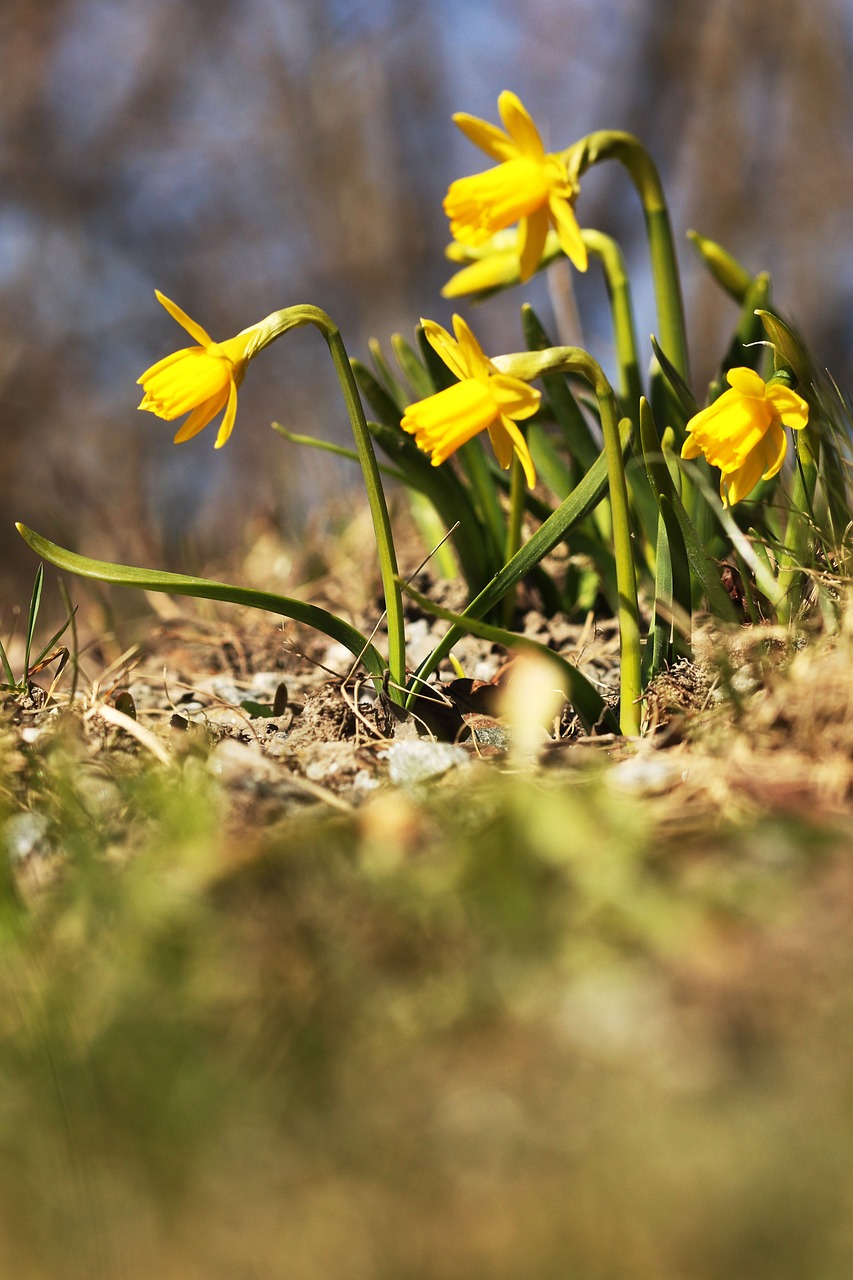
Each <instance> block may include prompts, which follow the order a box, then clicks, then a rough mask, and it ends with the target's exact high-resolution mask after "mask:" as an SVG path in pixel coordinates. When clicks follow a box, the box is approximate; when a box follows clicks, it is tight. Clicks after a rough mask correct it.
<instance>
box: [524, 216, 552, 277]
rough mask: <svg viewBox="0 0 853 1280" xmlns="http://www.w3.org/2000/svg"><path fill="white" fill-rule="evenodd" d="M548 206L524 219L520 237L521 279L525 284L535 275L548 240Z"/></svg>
mask: <svg viewBox="0 0 853 1280" xmlns="http://www.w3.org/2000/svg"><path fill="white" fill-rule="evenodd" d="M548 227H549V218H548V206H547V205H544V204H543V205H542V207H541V208H540V209H536V210H535V211H534V212H533V213H531V214H530V215H529V216H528V217H527V218H524V219H522V222H521V231H520V236H519V264H518V267H519V270H518V274H519V278H520V280H521V282H522V284H524V282H525V281H526V280H529V279H530V277H531V276H532V275H533V273H534V271H535V270H536V268H537V267H538V266H539V263H540V262H541V260H542V251H543V250H544V248H545V241H546V240H547V238H548Z"/></svg>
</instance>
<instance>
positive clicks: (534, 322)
mask: <svg viewBox="0 0 853 1280" xmlns="http://www.w3.org/2000/svg"><path fill="white" fill-rule="evenodd" d="M521 327H522V332H523V333H524V341H525V343H526V344H527V349H528V351H545V350H547V348H548V347H553V346H554V345H555V344H554V343H553V342H552V341H551V339H550V337H549V336H548V333H547V331H546V329H545V327H544V325H543V324H542V322H541V321H540V319H539V317H538V316H537V314H536V312H535V311H534V310H533V308H532V307H531V306H530V305H529V304H527V303H525V304H524V306H523V307H522V308H521ZM542 385H543V387H544V388H545V395H546V398H547V400H548V403H549V405H550V407H551V411H552V413H553V414H554V417H555V418H556V420H557V423H558V425H559V427H560V429H561V431H562V432H563V436H564V438H565V441H566V446H567V448H568V450H569V452H570V454H571V456H572V458H574V459H575V460H576V461H577V463H578V465H579V467H580V468H581V470H582V471H588V470H589V468H590V467H591V466H593V464H594V463H595V459H596V458H597V456H598V446H597V445H596V443H595V441H594V440H593V438H592V432H591V431H590V429H589V424H588V422H587V420H586V418H585V417H584V415H583V413H582V412H581V408H580V405H579V404H578V402H577V400H576V399H575V397H574V396H573V395H572V391H571V388H570V386H569V383H568V380H567V378H566V375H565V374H563V373H549V374H546V375H545V376H544V377H543V378H542ZM597 407H598V406H597V405H596V408H597Z"/></svg>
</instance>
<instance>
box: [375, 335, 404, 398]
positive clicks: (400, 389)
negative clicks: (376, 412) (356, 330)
mask: <svg viewBox="0 0 853 1280" xmlns="http://www.w3.org/2000/svg"><path fill="white" fill-rule="evenodd" d="M367 346H368V349H369V351H370V355H371V359H372V360H373V363H374V365H375V366H376V373H377V376H378V378H379V381H380V383H381V384H382V386H383V387H384V388H385V390H386V391H387V393H388V395H389V396H390V397H391V399H392V400H393V401H394V403H395V404H396V406H397V408H398V409H399V410H400V412H401V413H403V411H404V410H405V408H406V405H407V404H408V403H409V394H408V392H407V390H406V388H405V387H404V386H403V384H402V383H401V382H400V380H399V379H398V378H397V377H395V375H394V372H393V370H392V369H391V366H390V364H389V363H388V360H387V358H386V356H385V352H384V351H383V350H382V347H381V346H380V345H379V343H378V342H377V340H376V339H375V338H370V339H369V340H368V343H367Z"/></svg>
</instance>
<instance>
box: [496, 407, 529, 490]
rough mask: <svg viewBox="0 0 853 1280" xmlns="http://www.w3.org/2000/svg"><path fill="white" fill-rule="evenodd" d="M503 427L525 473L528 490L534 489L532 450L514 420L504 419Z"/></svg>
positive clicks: (502, 419)
mask: <svg viewBox="0 0 853 1280" xmlns="http://www.w3.org/2000/svg"><path fill="white" fill-rule="evenodd" d="M501 426H502V427H503V429H504V431H506V432H507V434H508V435H509V438H510V439H511V440H512V444H513V448H514V449H515V452H516V454H517V455H518V460H519V462H520V463H521V466H522V470H523V471H524V478H525V480H526V481H527V485H528V488H530V489H532V488H533V487H534V485H535V484H536V468H535V467H534V465H533V459H532V458H531V456H530V449H529V448H528V446H527V441H526V440H525V438H524V436H523V435H522V434H521V432H520V431H519V429H518V427H517V426H516V425H515V423H514V422H513V420H512V418H506V417H502V418H501Z"/></svg>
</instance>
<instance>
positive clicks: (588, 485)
mask: <svg viewBox="0 0 853 1280" xmlns="http://www.w3.org/2000/svg"><path fill="white" fill-rule="evenodd" d="M619 435H620V439H621V442H622V449H623V451H624V450H625V449H626V448H627V447H628V444H629V443H630V440H631V424H630V422H629V421H628V420H627V419H623V420H622V422H620V424H619ZM606 489H607V460H606V458H605V456H604V453H601V454H600V455H599V457H598V458H597V459H596V461H595V463H594V464H593V466H592V467H590V469H589V471H588V472H587V474H586V475H585V476H584V478H583V480H581V482H580V484H579V485H578V486H577V488H576V489H574V490H573V491H572V493H570V494H569V496H568V498H566V499H565V501H564V502H561V503H560V505H559V507H557V510H556V511H555V512H554V514H553V515H551V516H549V517H548V519H547V520H545V521H544V522H543V523H542V524H541V525H540V526H539V528H538V529H537V530H536V532H535V533H534V534H533V535H532V537H530V538H528V540H527V542H525V544H524V546H523V547H522V548H521V549H520V550H519V551H517V552H516V554H515V555H514V556H513V557H512V559H511V560H509V561H508V562H507V563H506V564H505V565H504V566H503V568H502V569H500V570H499V572H498V573H496V574H495V576H494V577H493V578H492V580H491V582H489V583H488V584H487V585H486V586H485V587H484V588H483V590H482V591H481V592H480V594H479V595H478V596H477V597H476V599H474V600H472V601H471V603H470V604H469V605H468V607H467V609H465V611H464V613H463V614H462V615H461V616H462V617H463V618H465V619H470V618H481V617H482V616H483V614H484V613H488V611H489V610H490V609H492V608H493V607H494V606H495V605H496V604H498V603H499V601H501V600H502V599H503V597H504V596H505V595H506V593H507V591H509V590H510V588H511V587H514V586H515V584H516V583H517V582H519V581H520V580H521V579H522V578H524V577H526V575H527V574H528V573H530V571H531V569H532V568H533V567H534V565H537V564H538V563H539V561H540V560H542V559H543V558H544V557H545V556H547V554H548V552H549V551H553V549H554V547H556V546H557V544H558V543H559V542H561V541H562V540H563V538H565V536H566V534H567V533H569V531H570V530H571V529H573V528H574V526H575V525H577V524H579V523H580V522H581V520H583V519H584V517H585V516H588V515H589V513H590V511H592V510H593V509H594V508H595V507H596V506H597V505H598V503H599V502H600V501H601V499H602V497H603V496H604V492H605V490H606ZM462 635H464V629H463V628H462V627H461V626H459V625H454V626H452V627H451V628H450V630H449V631H447V632H446V634H445V635H444V636H443V637H442V638H441V640H440V641H439V643H438V644H437V645H436V647H435V648H434V649H433V651H432V653H431V654H430V655H429V657H428V658H426V659H425V660H424V662H422V663H421V665H420V667H419V668H418V670H417V678H419V679H420V680H425V679H426V677H427V676H428V675H429V674H430V673H431V672H432V671H434V670H435V668H436V667H437V666H438V664H439V662H441V660H442V658H445V657H446V656H447V654H448V653H449V652H450V650H451V649H452V648H453V646H454V645H455V644H456V642H457V640H459V639H460V638H461V636H462ZM413 696H414V694H412V695H410V700H411V697H413Z"/></svg>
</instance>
